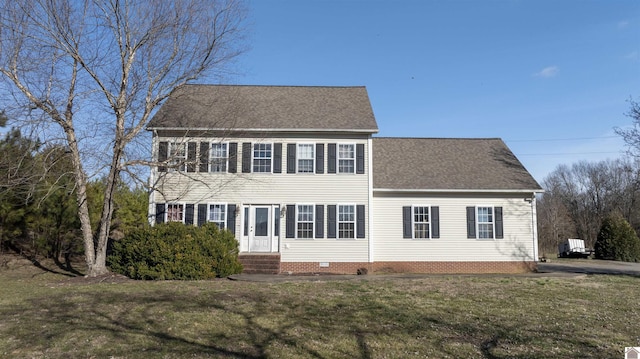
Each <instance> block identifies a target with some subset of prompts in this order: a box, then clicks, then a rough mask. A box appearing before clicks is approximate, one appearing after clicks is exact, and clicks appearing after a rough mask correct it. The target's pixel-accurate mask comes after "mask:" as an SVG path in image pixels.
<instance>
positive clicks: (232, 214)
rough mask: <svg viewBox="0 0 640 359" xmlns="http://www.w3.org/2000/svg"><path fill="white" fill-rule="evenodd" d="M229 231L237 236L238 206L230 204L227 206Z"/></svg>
mask: <svg viewBox="0 0 640 359" xmlns="http://www.w3.org/2000/svg"><path fill="white" fill-rule="evenodd" d="M227 229H228V230H229V231H230V232H231V233H233V234H236V205H235V204H228V205H227Z"/></svg>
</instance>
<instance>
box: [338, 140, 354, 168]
mask: <svg viewBox="0 0 640 359" xmlns="http://www.w3.org/2000/svg"><path fill="white" fill-rule="evenodd" d="M355 147H356V146H355V145H354V144H339V145H338V173H355V168H356V167H355V162H356V150H355Z"/></svg>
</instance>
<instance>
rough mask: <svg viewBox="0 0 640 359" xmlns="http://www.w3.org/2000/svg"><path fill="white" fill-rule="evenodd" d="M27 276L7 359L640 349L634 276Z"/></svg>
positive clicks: (9, 297) (6, 302)
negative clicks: (268, 279) (273, 279)
mask: <svg viewBox="0 0 640 359" xmlns="http://www.w3.org/2000/svg"><path fill="white" fill-rule="evenodd" d="M26 268H29V269H28V271H30V273H28V274H27V273H25V271H26V269H25V267H22V268H20V269H15V268H14V269H6V268H5V269H3V270H0V282H1V283H2V284H3V285H2V286H0V317H1V318H3V320H2V321H0V357H18V358H31V357H35V358H40V357H46V358H87V357H96V358H108V357H114V358H183V357H194V358H208V357H230V358H264V357H275V358H277V357H283V358H284V357H286V358H309V357H316V358H398V357H430V358H459V357H461V356H466V357H477V358H483V357H484V358H568V357H583V358H604V357H612V358H614V357H622V356H623V349H624V347H625V346H640V338H639V335H640V313H639V311H638V310H637V298H638V295H639V294H640V289H638V288H640V278H636V277H628V276H595V275H594V276H582V277H563V278H545V277H526V276H503V277H500V276H429V277H410V278H405V279H391V278H389V279H386V278H384V277H378V278H377V279H376V280H354V281H331V280H326V281H323V282H283V283H249V282H235V281H228V280H213V281H189V282H180V281H165V282H139V281H129V280H115V281H113V282H109V281H104V282H97V283H92V284H85V283H84V282H82V280H79V279H73V278H71V279H70V278H69V277H66V276H65V275H63V274H52V273H46V274H42V273H43V272H42V271H41V270H39V269H34V268H33V267H26ZM79 284H82V285H79Z"/></svg>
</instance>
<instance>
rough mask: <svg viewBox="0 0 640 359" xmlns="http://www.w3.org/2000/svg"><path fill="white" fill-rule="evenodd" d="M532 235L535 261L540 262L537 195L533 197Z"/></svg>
mask: <svg viewBox="0 0 640 359" xmlns="http://www.w3.org/2000/svg"><path fill="white" fill-rule="evenodd" d="M531 233H532V237H533V261H534V262H537V261H538V212H537V210H536V194H535V192H534V193H532V195H531Z"/></svg>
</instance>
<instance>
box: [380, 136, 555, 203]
mask: <svg viewBox="0 0 640 359" xmlns="http://www.w3.org/2000/svg"><path fill="white" fill-rule="evenodd" d="M373 169H374V170H373V188H374V190H376V189H391V190H481V191H484V190H488V191H491V190H516V191H521V190H526V191H540V190H542V188H541V187H540V185H539V184H538V183H537V182H536V180H535V179H533V177H532V176H531V174H529V172H527V170H526V169H525V168H524V166H523V165H522V163H520V161H518V159H517V158H516V156H515V155H514V154H513V153H512V152H511V150H510V149H509V148H508V147H507V146H506V145H505V143H504V142H503V141H502V140H501V139H497V138H490V139H455V138H454V139H442V138H384V137H374V138H373Z"/></svg>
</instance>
